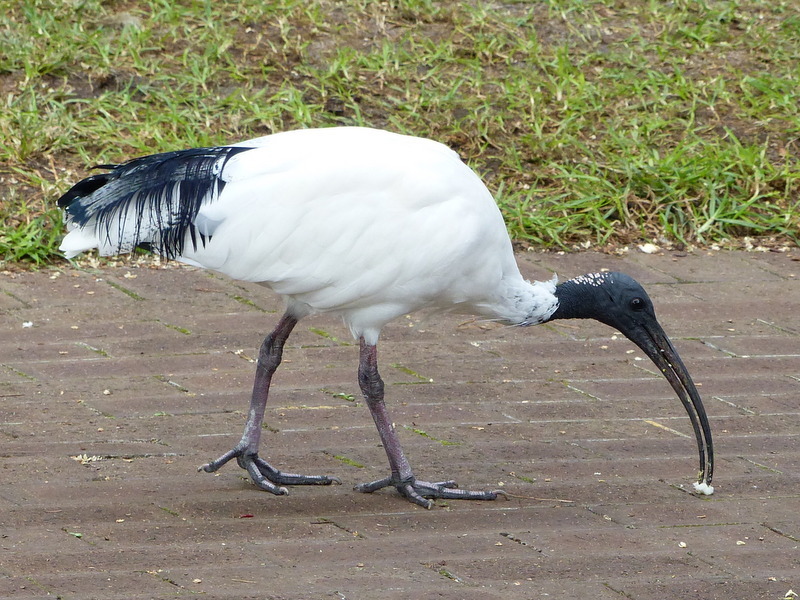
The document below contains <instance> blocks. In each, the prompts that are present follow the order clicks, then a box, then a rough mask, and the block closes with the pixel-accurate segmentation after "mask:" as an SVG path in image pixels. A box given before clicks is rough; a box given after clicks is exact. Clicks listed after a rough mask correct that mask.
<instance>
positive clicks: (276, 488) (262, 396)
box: [198, 314, 341, 495]
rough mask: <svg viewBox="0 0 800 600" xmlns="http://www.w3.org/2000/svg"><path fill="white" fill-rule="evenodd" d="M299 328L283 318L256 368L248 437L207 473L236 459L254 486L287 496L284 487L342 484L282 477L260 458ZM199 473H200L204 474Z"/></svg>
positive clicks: (207, 467) (263, 346) (320, 478)
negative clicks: (289, 342)
mask: <svg viewBox="0 0 800 600" xmlns="http://www.w3.org/2000/svg"><path fill="white" fill-rule="evenodd" d="M295 325H297V319H295V318H294V317H293V316H291V315H289V314H285V315H283V317H281V320H280V321H279V322H278V325H277V326H276V327H275V329H274V330H273V331H272V333H270V334H269V335H268V336H267V337H266V338H264V342H263V343H262V344H261V349H260V350H259V353H258V363H257V365H256V378H255V381H254V382H253V396H252V398H251V400H250V411H249V413H248V416H247V423H245V426H244V433H243V434H242V439H241V440H239V443H238V444H236V446H234V448H233V449H232V450H229V451H228V452H226V453H225V454H223V455H222V456H220V457H219V458H218V459H216V460H212V461H211V462H210V463H208V464H205V465H203V466H202V467H200V469H202V470H203V471H206V472H208V473H212V472H214V471H216V470H218V469H219V468H220V467H222V465H224V464H225V463H227V462H228V461H229V460H231V459H232V458H235V459H236V462H238V463H239V466H240V467H242V468H243V469H245V470H246V471H247V472H248V473H249V474H250V477H251V478H252V479H253V482H254V483H255V484H256V485H257V486H258V487H260V488H261V489H263V490H266V491H268V492H272V493H273V494H278V495H281V494H287V493H288V490H287V489H286V488H285V487H281V486H282V485H314V484H316V485H327V484H330V483H334V482H336V483H341V481H340V480H339V479H337V478H336V477H329V476H327V475H298V474H296V473H282V472H281V471H279V470H278V469H276V468H275V467H273V466H272V465H270V464H269V463H268V462H267V461H265V460H264V459H262V458H259V456H258V444H259V442H260V440H261V424H262V422H263V420H264V411H265V410H266V407H267V398H268V396H269V386H270V383H271V382H272V375H273V374H274V373H275V370H276V369H277V368H278V365H279V364H280V363H281V356H282V355H283V346H284V344H285V343H286V339H287V338H288V337H289V334H290V333H291V332H292V329H294V326H295ZM200 469H198V470H200Z"/></svg>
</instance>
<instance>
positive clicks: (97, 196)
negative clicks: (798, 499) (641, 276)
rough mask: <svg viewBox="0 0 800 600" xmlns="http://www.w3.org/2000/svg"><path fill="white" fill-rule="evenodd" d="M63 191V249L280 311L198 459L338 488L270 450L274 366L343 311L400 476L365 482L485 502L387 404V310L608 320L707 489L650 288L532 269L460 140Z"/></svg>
mask: <svg viewBox="0 0 800 600" xmlns="http://www.w3.org/2000/svg"><path fill="white" fill-rule="evenodd" d="M102 168H104V169H106V171H107V172H105V173H101V174H96V175H92V176H91V177H87V178H86V179H83V180H82V181H80V182H78V183H77V184H75V185H74V186H73V187H72V188H71V189H70V190H69V191H67V193H66V194H64V195H63V196H62V197H61V198H60V199H59V201H58V205H59V206H60V207H62V208H63V209H64V212H65V221H66V225H67V229H68V230H69V233H68V235H67V236H66V237H65V238H64V241H63V243H62V245H61V250H62V251H63V252H64V254H65V255H66V257H67V258H70V257H73V256H75V255H77V254H79V253H81V252H83V251H85V250H89V249H92V248H97V249H98V250H99V253H100V254H101V255H111V254H119V253H125V252H130V251H131V250H133V249H134V248H136V247H141V246H144V247H147V248H149V249H151V250H153V251H154V252H157V253H159V254H161V255H163V256H166V257H168V258H171V259H176V260H178V261H181V262H184V263H188V264H190V265H196V266H200V267H204V268H207V269H213V270H215V271H219V272H221V273H225V274H227V275H229V276H230V277H233V278H235V279H241V280H245V281H253V282H258V283H260V284H263V285H264V286H266V287H268V288H270V289H272V290H274V291H275V292H276V293H278V294H280V295H281V296H282V297H283V299H284V300H285V303H286V310H285V313H284V314H283V316H282V317H281V319H280V320H279V321H278V324H277V326H276V327H275V329H274V330H273V331H272V333H270V334H269V335H268V336H267V337H266V338H265V340H264V342H263V344H262V346H261V349H260V351H259V357H258V365H257V368H256V377H255V383H254V386H253V395H252V399H251V401H250V411H249V415H248V418H247V423H246V425H245V429H244V433H243V435H242V438H241V440H240V441H239V443H238V444H236V446H235V447H234V448H233V449H232V450H230V451H229V452H226V453H225V454H223V455H222V456H220V457H219V458H217V459H216V460H213V461H211V462H210V463H208V464H206V465H203V466H202V467H201V469H203V470H205V471H209V472H211V471H216V470H217V469H219V468H220V467H222V465H224V464H225V463H227V462H228V461H229V460H231V459H232V458H236V460H237V462H238V463H239V466H241V467H242V468H244V469H246V470H247V472H248V473H249V474H250V476H251V477H252V479H253V481H254V482H255V483H256V485H258V486H259V487H260V488H262V489H264V490H267V491H269V492H272V493H273V494H285V493H287V491H286V488H285V487H284V486H286V485H298V484H329V483H332V482H334V481H338V480H337V479H336V478H335V477H329V476H324V475H298V474H288V473H282V472H280V471H279V470H277V469H275V468H274V467H272V466H271V465H270V464H269V463H267V462H266V461H265V460H263V459H262V458H260V457H259V456H258V449H259V442H260V436H261V423H262V419H263V417H264V410H265V407H266V404H267V396H268V393H269V387H270V382H271V380H272V375H273V373H274V372H275V369H276V368H277V367H278V364H279V363H280V361H281V355H282V351H283V346H284V343H285V342H286V339H287V338H288V337H289V334H290V333H291V331H292V329H293V328H294V326H295V325H296V324H297V322H298V320H299V319H301V318H303V317H306V316H309V315H314V314H318V313H333V314H336V315H339V316H341V318H342V319H343V320H344V322H345V323H346V324H347V326H348V327H349V328H350V330H351V332H352V334H353V336H354V337H355V338H356V339H358V340H359V342H360V357H359V364H358V381H359V384H360V387H361V391H362V392H363V394H364V398H365V400H366V404H367V406H368V407H369V410H370V412H371V414H372V417H373V419H374V420H375V425H376V426H377V429H378V434H379V435H380V438H381V441H382V442H383V447H384V449H385V451H386V454H387V455H388V457H389V466H390V468H391V474H390V475H389V476H388V477H386V478H384V479H380V480H378V481H374V482H371V483H365V484H361V485H359V486H357V488H356V489H358V490H360V491H363V492H372V491H375V490H378V489H381V488H384V487H389V486H394V487H395V488H397V490H398V491H399V492H400V493H401V494H402V495H403V496H405V497H406V498H408V499H409V500H411V501H412V502H415V503H417V504H419V505H421V506H425V507H430V506H431V504H432V502H431V501H430V500H429V499H430V498H452V499H456V498H464V499H480V500H491V499H494V498H496V496H497V492H495V491H468V490H462V489H458V488H457V486H456V484H455V483H454V482H452V481H442V482H438V483H429V482H425V481H421V480H419V479H417V478H416V477H415V476H414V473H413V471H412V469H411V467H410V465H409V462H408V460H407V459H406V456H405V454H404V453H403V449H402V447H401V445H400V440H399V439H398V436H397V433H396V432H395V429H394V426H393V425H392V420H391V419H390V418H389V415H388V413H387V410H386V406H385V404H384V392H383V388H384V386H383V381H382V380H381V377H380V375H379V374H378V356H377V348H376V345H377V343H378V336H379V334H380V332H381V329H382V328H383V326H384V325H386V324H387V323H388V322H389V321H391V320H392V319H395V318H396V317H398V316H401V315H404V314H407V313H410V312H413V311H417V310H420V309H426V308H430V309H439V310H441V309H444V310H451V311H457V312H461V313H470V314H475V315H480V316H482V317H486V318H488V319H494V320H499V321H502V322H504V323H508V324H511V325H535V324H537V323H545V322H547V321H552V320H554V319H574V318H581V319H597V320H598V321H601V322H603V323H606V324H607V325H610V326H611V327H615V328H617V329H618V330H619V331H620V332H622V333H623V334H624V335H625V336H627V337H628V338H629V339H630V340H631V341H632V342H634V343H635V344H636V345H638V346H639V347H640V348H641V349H642V350H643V351H644V352H646V353H647V355H648V356H649V357H650V358H651V359H652V361H653V362H654V363H655V364H656V366H657V367H658V369H659V370H660V371H661V372H662V373H663V374H664V376H665V377H666V378H667V380H668V381H669V383H670V384H671V385H672V387H673V389H674V390H675V392H676V393H677V395H678V397H679V398H680V400H681V402H682V403H683V405H684V407H685V408H686V411H687V412H688V414H689V418H690V420H691V423H692V427H693V428H694V433H695V436H696V438H697V445H698V450H699V453H700V474H699V478H698V481H697V482H695V484H694V486H695V490H696V491H697V492H699V493H702V494H711V493H712V492H713V487H711V485H710V484H711V477H712V471H713V447H712V442H711V429H710V427H709V423H708V418H707V417H706V413H705V409H704V408H703V404H702V401H701V399H700V396H699V394H698V392H697V388H696V387H695V385H694V383H693V382H692V379H691V377H690V376H689V373H688V371H687V370H686V367H685V366H684V365H683V362H682V361H681V359H680V357H679V356H678V353H677V352H676V350H675V348H674V347H673V345H672V343H671V342H670V340H669V338H667V336H666V334H665V333H664V331H663V330H662V328H661V326H660V325H659V323H658V321H657V320H656V317H655V313H654V311H653V303H652V302H651V301H650V298H649V297H648V296H647V294H646V293H645V291H644V289H642V286H641V285H639V284H638V283H637V282H636V281H635V280H633V279H632V278H631V277H628V276H627V275H623V274H621V273H602V274H589V275H583V276H581V277H577V278H575V279H571V280H569V281H565V282H563V283H561V284H557V283H556V281H555V280H551V281H544V282H533V283H531V282H529V281H526V280H525V279H523V278H522V276H521V275H520V272H519V269H518V267H517V264H516V262H515V260H514V254H513V252H512V247H511V242H510V241H509V238H508V234H507V231H506V228H505V224H504V223H503V219H502V217H501V214H500V211H499V210H498V208H497V205H496V204H495V202H494V200H493V198H492V196H491V194H490V193H489V191H488V190H487V188H486V187H485V186H484V184H483V183H482V182H481V180H480V179H479V178H478V176H477V175H476V174H475V173H474V172H473V171H472V170H471V169H469V167H467V166H466V165H465V164H464V163H463V162H462V161H461V160H460V159H459V157H458V156H457V155H456V153H455V152H453V151H451V150H450V149H448V148H447V147H446V146H444V145H442V144H439V143H437V142H434V141H431V140H427V139H422V138H418V137H410V136H405V135H399V134H395V133H389V132H386V131H381V130H375V129H368V128H358V127H335V128H328V129H307V130H299V131H290V132H285V133H278V134H274V135H268V136H265V137H261V138H257V139H253V140H249V141H246V142H241V143H238V144H232V145H230V146H219V147H212V148H196V149H190V150H183V151H177V152H167V153H163V154H154V155H152V156H145V157H142V158H136V159H133V160H131V161H128V162H125V163H123V164H120V165H102Z"/></svg>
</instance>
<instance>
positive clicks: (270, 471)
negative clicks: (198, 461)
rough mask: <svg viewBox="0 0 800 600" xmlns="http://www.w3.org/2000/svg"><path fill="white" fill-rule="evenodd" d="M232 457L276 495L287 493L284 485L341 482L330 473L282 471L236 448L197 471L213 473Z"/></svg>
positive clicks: (265, 488)
mask: <svg viewBox="0 0 800 600" xmlns="http://www.w3.org/2000/svg"><path fill="white" fill-rule="evenodd" d="M232 458H236V462H237V463H238V464H239V466H240V467H241V468H242V469H244V470H245V471H247V473H248V474H249V475H250V478H251V479H252V480H253V483H255V484H256V485H257V486H258V487H259V488H261V489H262V490H265V491H267V492H270V493H272V494H275V495H276V496H283V495H285V494H288V493H289V490H288V489H287V488H285V487H283V486H285V485H330V484H332V483H337V484H341V483H342V480H341V479H339V478H338V477H333V476H330V475H300V474H299V473H284V472H282V471H280V470H278V469H276V468H275V467H273V466H272V465H271V464H269V463H268V462H267V461H265V460H264V459H262V458H259V456H258V455H257V454H246V453H245V452H244V451H242V450H238V449H236V448H234V449H233V450H231V451H229V452H226V453H225V454H223V455H222V456H220V457H219V458H218V459H216V460H213V461H211V462H210V463H207V464H205V465H202V466H201V467H200V468H198V471H206V472H207V473H213V472H214V471H217V470H218V469H219V468H220V467H222V465H224V464H225V463H227V462H228V461H230V460H231V459H232Z"/></svg>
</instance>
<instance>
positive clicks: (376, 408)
mask: <svg viewBox="0 0 800 600" xmlns="http://www.w3.org/2000/svg"><path fill="white" fill-rule="evenodd" d="M358 383H359V385H360V386H361V392H362V393H363V394H364V399H365V400H366V402H367V406H368V407H369V411H370V413H371V414H372V419H373V420H374V421H375V426H376V427H377V428H378V435H380V438H381V442H382V443H383V448H384V450H386V456H387V457H389V468H390V469H391V471H392V474H391V475H390V476H389V477H386V478H384V479H379V480H378V481H373V482H370V483H362V484H359V485H357V486H356V490H358V491H359V492H374V491H375V490H379V489H381V488H384V487H388V486H394V487H395V488H397V491H398V492H400V493H401V494H402V495H403V496H405V497H406V498H408V499H409V500H410V501H411V502H414V503H415V504H419V505H420V506H422V507H424V508H431V507H432V506H433V502H432V501H430V500H427V498H447V499H464V500H494V499H495V498H497V495H498V494H502V493H503V492H502V491H469V490H459V489H455V488H457V487H458V486H457V485H456V483H455V481H439V482H436V483H428V482H427V481H418V480H417V479H416V478H415V477H414V474H413V473H412V472H411V467H410V465H409V464H408V459H406V456H405V454H404V453H403V448H402V446H401V445H400V439H399V438H398V436H397V432H396V431H395V428H394V426H393V425H392V420H391V418H390V417H389V413H388V411H387V410H386V404H385V403H384V401H383V380H382V379H381V376H380V375H379V374H378V349H377V347H376V346H371V345H368V344H367V343H366V342H365V341H364V338H361V351H360V356H359V362H358Z"/></svg>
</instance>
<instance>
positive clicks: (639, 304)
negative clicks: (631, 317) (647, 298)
mask: <svg viewBox="0 0 800 600" xmlns="http://www.w3.org/2000/svg"><path fill="white" fill-rule="evenodd" d="M644 306H645V304H644V300H642V299H641V298H634V299H633V300H631V308H632V309H633V310H644Z"/></svg>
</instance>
